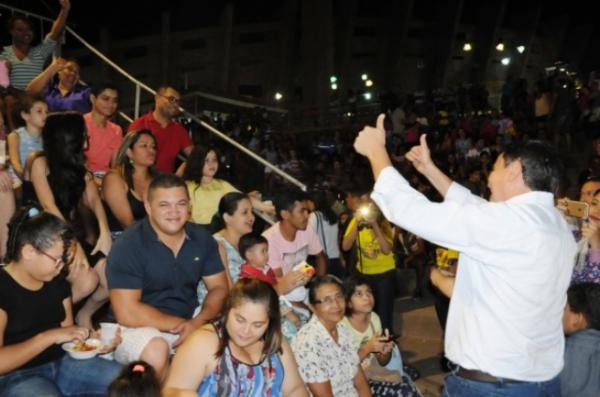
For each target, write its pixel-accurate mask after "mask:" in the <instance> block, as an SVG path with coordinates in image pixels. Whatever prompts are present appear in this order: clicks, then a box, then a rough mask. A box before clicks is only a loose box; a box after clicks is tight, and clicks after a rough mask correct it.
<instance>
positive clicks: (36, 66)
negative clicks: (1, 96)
mask: <svg viewBox="0 0 600 397" xmlns="http://www.w3.org/2000/svg"><path fill="white" fill-rule="evenodd" d="M55 47H56V40H53V39H51V38H49V37H46V38H45V39H44V41H43V42H42V43H40V44H38V45H36V46H35V47H31V48H30V49H29V52H28V53H27V56H26V57H25V58H23V59H19V58H17V56H16V55H15V50H14V48H13V46H12V45H9V46H6V47H4V50H3V51H2V53H1V54H0V58H5V59H7V60H8V61H9V62H10V63H11V66H12V68H11V71H10V82H11V84H12V86H13V87H15V88H17V89H19V90H24V89H25V87H27V84H29V82H30V81H31V80H33V79H35V78H36V77H37V76H38V75H39V74H40V73H41V72H42V70H43V68H44V63H45V62H46V59H47V58H48V57H49V56H50V54H52V51H54V48H55Z"/></svg>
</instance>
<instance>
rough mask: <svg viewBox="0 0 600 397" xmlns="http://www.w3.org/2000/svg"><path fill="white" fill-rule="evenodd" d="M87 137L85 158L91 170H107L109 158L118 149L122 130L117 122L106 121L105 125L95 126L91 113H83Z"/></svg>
mask: <svg viewBox="0 0 600 397" xmlns="http://www.w3.org/2000/svg"><path fill="white" fill-rule="evenodd" d="M83 120H85V126H86V128H87V133H88V137H89V145H88V148H87V150H86V151H85V159H86V162H87V164H88V167H89V168H90V170H92V172H108V170H109V169H110V160H111V159H112V156H113V154H114V153H116V152H117V151H118V150H119V146H121V140H122V139H123V132H122V131H121V127H119V126H118V125H117V124H115V123H113V122H111V121H107V122H106V127H100V126H97V125H96V123H94V120H92V113H86V114H84V115H83Z"/></svg>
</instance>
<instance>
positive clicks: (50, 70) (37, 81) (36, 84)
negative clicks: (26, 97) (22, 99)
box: [25, 58, 66, 94]
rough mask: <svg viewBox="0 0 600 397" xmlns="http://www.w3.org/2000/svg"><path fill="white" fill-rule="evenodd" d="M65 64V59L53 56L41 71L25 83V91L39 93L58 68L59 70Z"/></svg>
mask: <svg viewBox="0 0 600 397" xmlns="http://www.w3.org/2000/svg"><path fill="white" fill-rule="evenodd" d="M65 64H66V61H65V60H64V59H62V58H55V59H54V60H53V61H52V63H51V64H50V65H48V67H47V68H46V69H44V70H43V71H42V73H40V74H38V75H37V76H36V77H35V78H34V79H33V80H31V81H30V82H29V84H27V87H26V88H25V91H26V92H27V93H29V94H41V93H42V92H44V89H45V88H46V87H47V86H48V84H50V82H51V81H52V78H53V77H54V75H56V73H58V71H59V70H61V69H62V68H63V67H64V66H65Z"/></svg>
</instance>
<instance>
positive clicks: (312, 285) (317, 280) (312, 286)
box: [307, 274, 344, 305]
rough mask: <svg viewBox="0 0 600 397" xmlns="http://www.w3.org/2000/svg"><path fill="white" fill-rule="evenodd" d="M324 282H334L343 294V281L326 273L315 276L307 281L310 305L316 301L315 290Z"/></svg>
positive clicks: (324, 283)
mask: <svg viewBox="0 0 600 397" xmlns="http://www.w3.org/2000/svg"><path fill="white" fill-rule="evenodd" d="M326 284H334V285H337V286H338V287H339V289H340V291H341V292H342V294H344V283H342V281H341V280H340V279H339V278H337V277H336V276H334V275H333V274H326V275H324V276H315V277H313V278H312V280H310V282H309V283H308V286H307V287H308V301H309V302H310V304H311V305H314V304H315V303H318V302H317V290H318V289H319V288H321V287H322V286H323V285H326Z"/></svg>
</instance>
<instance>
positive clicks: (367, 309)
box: [350, 284, 375, 313]
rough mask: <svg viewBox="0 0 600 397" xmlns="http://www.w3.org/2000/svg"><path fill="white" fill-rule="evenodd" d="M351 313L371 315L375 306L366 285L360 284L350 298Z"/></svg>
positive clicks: (371, 293) (371, 294) (369, 289)
mask: <svg viewBox="0 0 600 397" xmlns="http://www.w3.org/2000/svg"><path fill="white" fill-rule="evenodd" d="M350 305H351V306H352V311H353V312H356V313H371V312H372V311H373V306H375V298H374V297H373V292H372V291H371V288H370V287H369V286H368V285H366V284H360V285H359V286H357V287H356V289H355V290H354V293H353V294H352V296H351V297H350Z"/></svg>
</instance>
